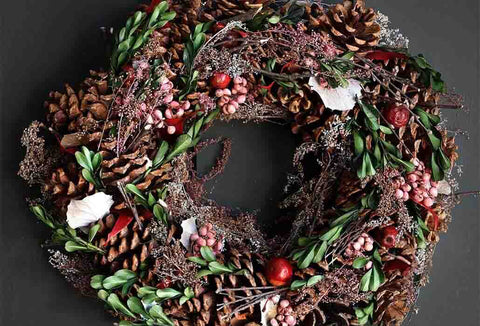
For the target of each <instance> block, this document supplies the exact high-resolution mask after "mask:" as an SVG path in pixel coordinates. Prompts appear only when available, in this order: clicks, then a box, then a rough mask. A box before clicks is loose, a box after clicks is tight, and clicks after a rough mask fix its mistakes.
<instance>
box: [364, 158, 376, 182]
mask: <svg viewBox="0 0 480 326" xmlns="http://www.w3.org/2000/svg"><path fill="white" fill-rule="evenodd" d="M363 155H364V162H365V167H366V173H367V175H370V176H372V175H375V173H376V171H375V168H374V167H373V164H372V159H371V158H370V154H369V153H367V152H365V153H363Z"/></svg>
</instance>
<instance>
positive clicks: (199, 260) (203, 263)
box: [187, 256, 208, 266]
mask: <svg viewBox="0 0 480 326" xmlns="http://www.w3.org/2000/svg"><path fill="white" fill-rule="evenodd" d="M187 259H188V260H190V261H191V262H194V263H195V264H198V265H201V266H208V262H207V261H206V260H204V259H202V258H200V257H196V256H193V257H188V258H187Z"/></svg>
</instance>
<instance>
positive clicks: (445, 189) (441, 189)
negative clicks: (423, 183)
mask: <svg viewBox="0 0 480 326" xmlns="http://www.w3.org/2000/svg"><path fill="white" fill-rule="evenodd" d="M437 190H438V193H439V194H441V195H450V194H451V193H452V187H450V184H449V183H448V182H447V181H446V180H442V181H439V182H438V187H437Z"/></svg>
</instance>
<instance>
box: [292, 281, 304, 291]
mask: <svg viewBox="0 0 480 326" xmlns="http://www.w3.org/2000/svg"><path fill="white" fill-rule="evenodd" d="M306 285H307V281H305V280H296V281H293V282H292V284H290V290H292V291H296V290H299V289H301V288H303V287H304V286H306Z"/></svg>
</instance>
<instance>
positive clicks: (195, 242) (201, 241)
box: [190, 223, 223, 254]
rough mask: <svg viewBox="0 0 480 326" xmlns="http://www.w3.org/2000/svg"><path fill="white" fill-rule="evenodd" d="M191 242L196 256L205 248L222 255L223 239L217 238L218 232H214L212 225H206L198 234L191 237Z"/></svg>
mask: <svg viewBox="0 0 480 326" xmlns="http://www.w3.org/2000/svg"><path fill="white" fill-rule="evenodd" d="M190 241H191V243H192V246H193V252H194V253H195V254H198V253H200V248H202V247H205V246H207V247H210V248H211V249H212V250H213V252H214V253H215V254H218V253H220V252H221V251H222V249H223V244H222V241H223V239H222V237H217V234H216V232H215V231H214V230H213V225H212V223H207V224H205V225H204V226H202V227H201V228H200V229H199V230H198V232H196V233H193V234H192V235H191V236H190Z"/></svg>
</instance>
